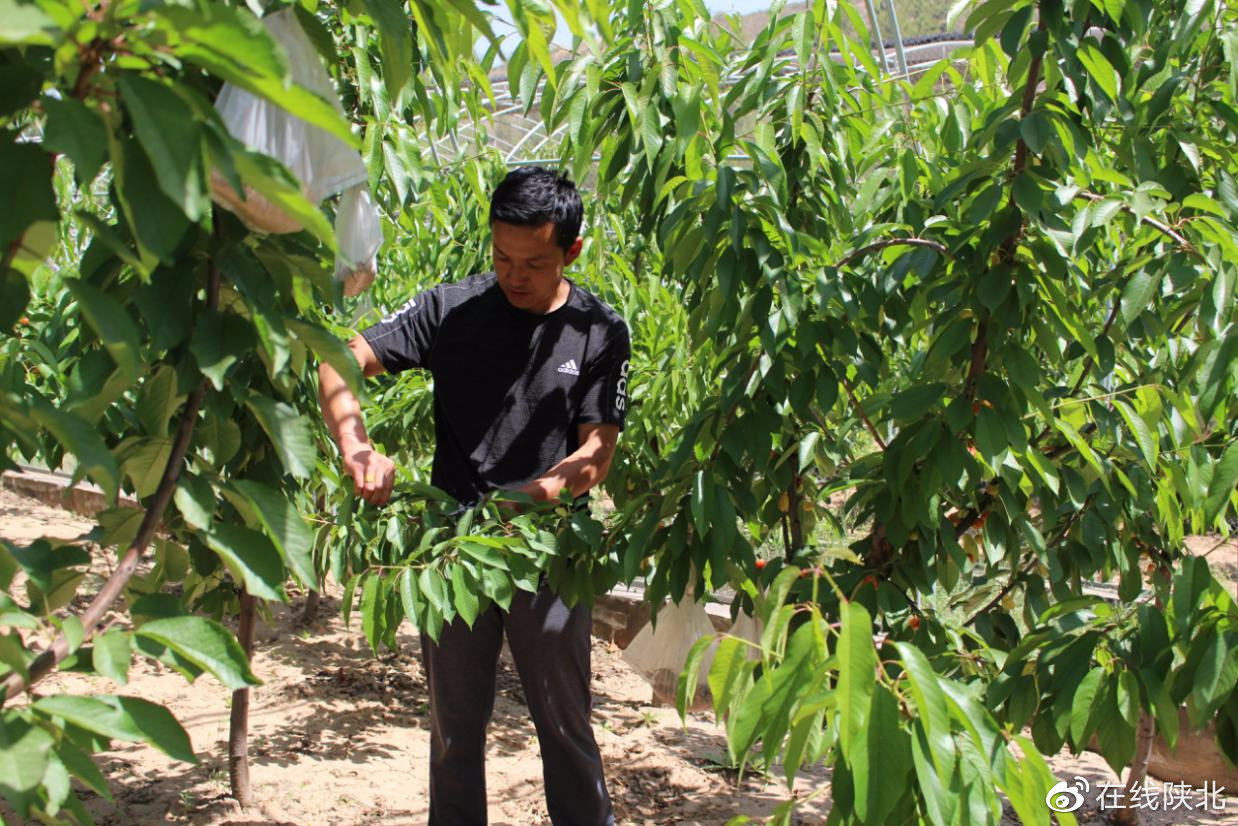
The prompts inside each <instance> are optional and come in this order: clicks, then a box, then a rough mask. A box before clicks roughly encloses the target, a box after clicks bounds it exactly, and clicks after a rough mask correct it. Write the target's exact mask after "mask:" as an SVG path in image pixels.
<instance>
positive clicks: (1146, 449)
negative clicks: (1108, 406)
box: [1114, 399, 1159, 472]
mask: <svg viewBox="0 0 1238 826" xmlns="http://www.w3.org/2000/svg"><path fill="white" fill-rule="evenodd" d="M1114 406H1115V407H1117V409H1118V412H1119V413H1120V414H1121V415H1122V419H1123V420H1124V421H1125V422H1126V426H1127V427H1129V428H1130V429H1131V433H1132V434H1134V436H1135V443H1136V444H1137V445H1139V450H1140V452H1141V453H1142V454H1143V459H1144V461H1145V462H1147V463H1148V468H1149V469H1150V470H1152V471H1154V472H1155V470H1156V459H1157V455H1158V453H1159V451H1158V445H1157V440H1156V437H1155V436H1153V435H1152V431H1151V429H1149V427H1148V423H1147V422H1145V421H1144V420H1143V417H1142V416H1140V415H1139V414H1138V413H1136V412H1135V409H1134V408H1133V407H1131V406H1130V405H1129V404H1127V403H1126V402H1124V401H1122V400H1121V399H1115V400H1114Z"/></svg>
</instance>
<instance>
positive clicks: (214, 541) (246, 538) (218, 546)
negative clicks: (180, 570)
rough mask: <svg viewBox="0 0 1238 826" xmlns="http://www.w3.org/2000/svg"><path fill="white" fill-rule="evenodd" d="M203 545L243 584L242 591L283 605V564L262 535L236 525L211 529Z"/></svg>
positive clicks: (220, 525) (269, 541)
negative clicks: (236, 575) (238, 576)
mask: <svg viewBox="0 0 1238 826" xmlns="http://www.w3.org/2000/svg"><path fill="white" fill-rule="evenodd" d="M205 538H206V544H207V545H209V546H210V547H211V550H213V551H215V553H217V554H219V555H220V556H221V557H223V559H224V561H225V562H227V563H228V567H230V568H231V569H232V570H233V572H234V573H237V574H239V575H240V577H241V579H242V580H244V582H245V590H246V591H248V592H249V593H251V594H253V595H254V596H256V597H260V598H261V599H277V600H279V601H281V602H283V601H284V599H285V597H284V564H283V562H282V561H281V560H280V558H279V551H277V550H275V546H274V545H273V544H271V540H269V539H267V538H266V536H265V535H263V534H261V533H258V532H257V531H255V530H251V529H249V528H243V527H241V526H239V525H223V524H217V525H215V526H214V527H213V528H212V530H211V532H210V533H208V534H207V535H206V537H205Z"/></svg>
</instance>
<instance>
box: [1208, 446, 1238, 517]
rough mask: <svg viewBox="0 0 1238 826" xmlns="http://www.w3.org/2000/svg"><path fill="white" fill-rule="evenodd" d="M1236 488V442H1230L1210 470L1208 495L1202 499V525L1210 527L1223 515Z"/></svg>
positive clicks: (1237, 467)
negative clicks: (1210, 477) (1210, 479)
mask: <svg viewBox="0 0 1238 826" xmlns="http://www.w3.org/2000/svg"><path fill="white" fill-rule="evenodd" d="M1235 487H1238V442H1230V443H1229V447H1227V448H1225V453H1223V454H1222V455H1221V458H1220V460H1219V461H1217V463H1216V465H1214V466H1213V469H1212V481H1210V482H1209V483H1208V495H1207V497H1206V498H1205V499H1204V524H1205V525H1212V524H1214V523H1215V522H1216V521H1217V519H1218V518H1219V517H1220V516H1221V514H1222V513H1224V511H1225V508H1226V506H1227V505H1228V504H1229V500H1230V498H1231V497H1232V496H1233V495H1234V488H1235Z"/></svg>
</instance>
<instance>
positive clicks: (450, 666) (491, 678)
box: [421, 586, 614, 826]
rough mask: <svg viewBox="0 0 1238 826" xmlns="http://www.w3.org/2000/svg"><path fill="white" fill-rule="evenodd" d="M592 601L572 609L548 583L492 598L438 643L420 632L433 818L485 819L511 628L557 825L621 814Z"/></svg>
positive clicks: (441, 823) (602, 823) (467, 824)
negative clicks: (595, 687)
mask: <svg viewBox="0 0 1238 826" xmlns="http://www.w3.org/2000/svg"><path fill="white" fill-rule="evenodd" d="M591 623H592V618H591V617H590V613H589V610H588V609H587V608H585V607H583V606H580V605H577V606H576V607H574V608H571V609H568V608H567V606H565V605H564V604H563V601H562V600H560V599H559V598H558V597H557V596H555V595H554V594H553V593H551V592H550V591H549V590H547V589H546V588H545V587H544V586H543V587H542V589H541V590H540V591H538V593H536V594H530V593H528V592H527V591H517V592H516V595H515V596H514V597H513V598H512V604H511V610H510V611H508V612H506V613H505V612H503V611H500V610H499V609H498V608H497V607H495V606H491V607H490V609H489V610H487V611H486V612H484V613H483V614H482V615H481V616H479V617H478V618H477V621H476V622H475V623H473V627H472V629H470V628H469V627H468V626H467V625H465V624H464V621H463V620H460V619H456V621H455V622H453V623H451V624H450V625H444V626H443V633H442V634H441V635H440V637H439V641H438V643H437V644H435V643H433V642H431V641H430V639H429V638H428V637H427V636H426V635H425V634H422V635H421V651H422V659H423V661H424V663H425V669H426V675H427V679H428V682H429V684H430V730H431V733H430V737H431V739H430V826H484V824H485V823H486V767H485V760H486V726H487V724H488V723H489V722H490V715H491V712H493V711H494V684H495V672H496V668H497V666H498V660H499V648H500V647H501V645H502V642H503V633H504V631H506V633H507V644H508V647H509V648H510V649H511V652H512V659H514V660H515V661H516V671H517V672H518V673H519V674H520V682H521V684H522V685H523V686H524V695H525V697H526V698H527V700H528V704H529V713H530V715H531V716H532V717H533V725H534V726H535V727H536V728H537V741H538V744H539V745H540V746H541V751H542V778H543V780H544V782H545V786H546V804H547V807H548V809H549V810H550V819H551V821H552V822H553V823H554V824H555V826H611V824H613V823H614V813H613V811H612V810H611V805H610V797H609V795H607V793H606V783H605V781H604V780H603V778H602V758H601V755H600V754H598V747H597V742H596V741H595V740H594V739H593V729H592V728H591V727H590V725H589V711H590V707H591V705H592V697H591V695H590V693H589V673H590V658H589V632H590V626H591Z"/></svg>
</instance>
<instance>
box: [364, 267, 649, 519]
mask: <svg viewBox="0 0 1238 826" xmlns="http://www.w3.org/2000/svg"><path fill="white" fill-rule="evenodd" d="M569 283H571V282H569ZM362 336H364V338H365V340H366V341H367V342H369V345H370V347H371V348H372V349H373V350H374V355H375V356H377V357H378V360H379V361H380V362H381V363H382V365H383V367H384V368H385V369H386V370H387V372H389V373H399V372H400V371H402V370H408V369H410V368H413V367H421V368H424V369H427V370H429V371H430V373H431V375H433V377H434V434H435V447H434V470H433V474H432V476H431V481H432V482H433V484H434V485H435V486H436V487H439V488H442V489H443V490H445V491H447V492H448V493H450V494H451V495H452V496H454V497H456V499H458V500H460V501H461V502H475V501H477V499H478V498H479V497H480V496H481V495H482V494H484V493H486V492H488V491H492V490H498V489H510V488H514V487H518V486H519V485H522V484H524V483H525V482H528V481H531V480H533V479H536V478H537V477H538V476H540V475H542V474H543V473H545V472H546V471H547V470H549V469H550V468H551V467H553V466H554V465H555V464H557V463H558V462H559V461H560V460H562V459H563V458H564V457H566V456H567V455H568V454H570V453H572V452H573V451H575V450H576V449H577V448H578V447H579V446H580V445H579V443H578V435H577V425H580V424H587V423H603V424H615V425H619V426H620V427H623V422H624V417H625V415H626V413H627V406H628V399H627V375H628V359H629V358H630V357H631V343H630V339H629V336H628V327H627V324H625V323H624V321H623V319H622V318H620V316H619V315H618V314H617V313H616V312H615V311H614V310H612V309H611V308H610V307H608V306H607V305H606V304H604V303H603V302H602V301H601V300H599V299H598V298H597V297H595V296H593V295H592V294H590V293H589V292H587V291H586V290H584V289H582V288H581V287H579V286H578V285H576V284H571V294H570V295H569V296H568V299H567V301H566V302H564V304H563V306H562V307H559V308H558V309H557V310H555V311H553V312H551V313H548V314H546V315H535V314H533V313H528V312H525V311H524V310H520V309H518V308H516V307H513V306H512V305H511V304H510V303H508V301H507V298H506V297H505V296H504V295H503V291H502V290H501V289H500V288H499V284H498V280H497V279H496V277H495V275H494V273H486V274H483V275H474V276H472V277H470V278H467V279H465V280H464V281H460V282H457V283H452V284H440V285H439V286H437V287H435V288H433V289H431V290H428V291H426V292H424V293H421V294H420V295H418V296H416V297H415V298H413V299H412V300H411V301H409V302H408V303H407V304H405V305H404V306H403V307H401V308H400V309H399V310H397V311H396V312H394V313H392V314H391V315H389V316H387V317H386V318H384V319H383V320H382V321H381V322H379V323H378V324H376V325H374V326H373V327H370V328H368V329H366V330H365V331H364V332H362Z"/></svg>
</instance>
